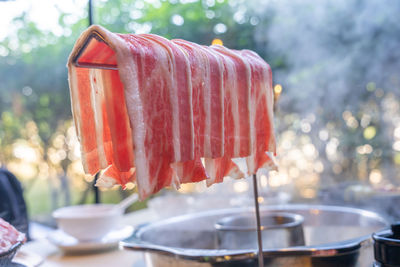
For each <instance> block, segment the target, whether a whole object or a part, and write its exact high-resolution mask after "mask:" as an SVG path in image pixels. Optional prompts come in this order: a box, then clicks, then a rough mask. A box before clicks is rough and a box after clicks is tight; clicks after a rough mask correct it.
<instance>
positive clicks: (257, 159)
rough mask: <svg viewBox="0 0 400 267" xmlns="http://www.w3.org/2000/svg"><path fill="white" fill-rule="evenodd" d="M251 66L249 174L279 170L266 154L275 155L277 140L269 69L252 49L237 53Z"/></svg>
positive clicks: (247, 160) (247, 158)
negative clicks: (262, 170)
mask: <svg viewBox="0 0 400 267" xmlns="http://www.w3.org/2000/svg"><path fill="white" fill-rule="evenodd" d="M237 52H238V53H240V54H241V55H242V56H243V58H244V59H245V60H247V62H248V63H249V65H250V67H251V94H250V102H251V106H252V108H251V109H250V127H251V129H252V130H251V131H250V132H251V134H252V137H251V140H252V144H251V153H250V156H248V157H246V162H247V170H248V173H249V174H255V173H256V172H257V170H258V169H260V168H271V167H273V168H276V167H275V166H274V162H273V161H272V159H271V158H270V156H269V155H267V151H272V152H274V153H275V137H274V132H273V128H272V126H273V101H274V96H273V90H272V72H271V68H270V66H269V65H268V64H267V63H266V62H265V61H264V60H263V59H262V58H260V56H259V55H257V54H256V53H254V52H252V51H250V50H242V51H237Z"/></svg>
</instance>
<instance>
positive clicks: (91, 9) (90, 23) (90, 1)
mask: <svg viewBox="0 0 400 267" xmlns="http://www.w3.org/2000/svg"><path fill="white" fill-rule="evenodd" d="M88 12H89V14H88V18H89V26H90V25H92V24H93V8H92V0H89V10H88Z"/></svg>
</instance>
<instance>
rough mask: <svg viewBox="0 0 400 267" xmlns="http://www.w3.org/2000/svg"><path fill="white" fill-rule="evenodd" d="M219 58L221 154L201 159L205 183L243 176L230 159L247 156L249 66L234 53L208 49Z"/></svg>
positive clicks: (222, 49) (221, 49) (248, 144)
mask: <svg viewBox="0 0 400 267" xmlns="http://www.w3.org/2000/svg"><path fill="white" fill-rule="evenodd" d="M208 49H209V50H210V51H213V52H214V53H216V54H217V55H218V56H219V59H220V60H221V62H223V66H224V74H223V88H224V131H225V134H224V137H225V143H224V155H223V156H222V157H219V158H208V157H205V167H206V171H207V174H208V175H209V177H210V179H209V180H207V184H208V185H211V184H213V183H220V182H222V181H223V178H224V177H225V176H231V177H233V178H242V177H244V174H243V172H242V171H241V170H240V169H239V167H238V166H237V165H236V164H235V163H234V162H233V161H232V158H237V157H245V156H248V155H250V144H251V143H250V138H251V134H250V124H249V120H250V113H249V110H250V108H251V107H250V103H249V100H250V99H249V94H250V87H249V86H250V67H249V66H248V63H247V62H246V61H245V60H243V59H242V58H241V56H240V55H239V54H237V53H235V52H232V51H229V50H228V49H226V48H224V47H222V46H212V47H210V48H208Z"/></svg>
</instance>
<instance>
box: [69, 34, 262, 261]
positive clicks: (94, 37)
mask: <svg viewBox="0 0 400 267" xmlns="http://www.w3.org/2000/svg"><path fill="white" fill-rule="evenodd" d="M91 41H97V42H103V43H106V42H105V40H104V38H103V37H102V36H101V35H100V34H99V33H97V32H94V33H93V34H92V35H91V36H89V38H87V39H86V40H85V43H84V45H83V46H82V48H81V49H80V51H79V53H78V54H77V55H76V56H75V58H74V59H73V63H74V65H75V66H76V67H79V68H95V69H109V70H117V69H118V66H116V65H107V64H96V63H91V62H80V61H79V58H80V57H81V56H82V54H83V53H84V51H85V49H86V48H87V46H88V45H89V43H90V42H91ZM106 44H107V43H106ZM96 176H98V174H96ZM252 176H253V190H254V206H255V214H256V223H257V242H258V266H259V267H264V256H263V248H262V235H261V230H262V229H261V221H260V205H259V202H258V184H257V175H256V174H253V175H252Z"/></svg>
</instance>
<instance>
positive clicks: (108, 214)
mask: <svg viewBox="0 0 400 267" xmlns="http://www.w3.org/2000/svg"><path fill="white" fill-rule="evenodd" d="M122 213H123V211H122V210H120V209H116V208H115V205H112V204H93V205H78V206H69V207H64V208H60V209H57V210H55V211H54V212H53V217H54V218H55V219H56V221H57V224H58V227H59V228H60V229H61V230H63V231H64V232H65V233H67V234H69V235H71V236H73V237H75V238H77V239H78V240H79V241H92V240H99V239H101V238H102V237H104V236H105V235H106V234H107V233H109V232H110V231H111V230H113V229H114V228H115V227H116V226H118V224H119V222H120V219H121V217H122Z"/></svg>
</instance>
